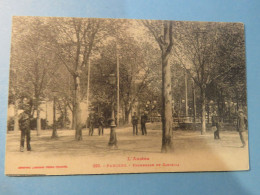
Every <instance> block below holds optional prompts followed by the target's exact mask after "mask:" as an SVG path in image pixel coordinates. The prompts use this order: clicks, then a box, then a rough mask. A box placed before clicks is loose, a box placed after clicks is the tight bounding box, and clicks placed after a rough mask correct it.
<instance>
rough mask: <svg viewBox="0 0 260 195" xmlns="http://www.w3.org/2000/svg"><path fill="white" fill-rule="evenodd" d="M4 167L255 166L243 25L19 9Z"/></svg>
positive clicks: (61, 170) (30, 171)
mask: <svg viewBox="0 0 260 195" xmlns="http://www.w3.org/2000/svg"><path fill="white" fill-rule="evenodd" d="M10 52H11V55H10V56H11V58H10V73H9V78H10V79H9V93H8V119H7V120H8V121H7V132H6V159H5V174H6V175H9V176H33V175H79V174H119V173H120V174H121V173H153V172H200V171H240V170H249V152H248V114H247V88H246V56H245V53H246V52H245V34H244V24H243V23H231V22H230V23H228V22H195V21H170V20H140V19H139V20H137V19H105V18H69V17H32V16H14V17H13V19H12V37H11V51H10Z"/></svg>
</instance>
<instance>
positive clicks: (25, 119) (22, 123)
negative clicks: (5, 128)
mask: <svg viewBox="0 0 260 195" xmlns="http://www.w3.org/2000/svg"><path fill="white" fill-rule="evenodd" d="M30 124H31V114H30V108H29V106H27V105H26V106H25V108H24V111H23V112H22V113H21V115H20V119H19V127H20V130H21V142H20V151H21V152H23V151H24V141H25V137H26V146H27V151H31V150H32V148H31V145H30V141H31V127H30Z"/></svg>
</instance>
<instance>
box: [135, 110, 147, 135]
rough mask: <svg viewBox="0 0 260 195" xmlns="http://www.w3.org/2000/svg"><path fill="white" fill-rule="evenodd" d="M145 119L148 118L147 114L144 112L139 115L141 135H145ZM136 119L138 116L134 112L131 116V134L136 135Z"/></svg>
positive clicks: (137, 119)
mask: <svg viewBox="0 0 260 195" xmlns="http://www.w3.org/2000/svg"><path fill="white" fill-rule="evenodd" d="M147 120H148V117H147V115H146V114H145V113H143V114H142V116H141V131H142V135H147V130H146V122H147ZM138 121H139V118H138V116H137V114H136V112H134V115H133V116H132V125H133V135H138Z"/></svg>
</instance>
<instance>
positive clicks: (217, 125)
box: [211, 109, 247, 148]
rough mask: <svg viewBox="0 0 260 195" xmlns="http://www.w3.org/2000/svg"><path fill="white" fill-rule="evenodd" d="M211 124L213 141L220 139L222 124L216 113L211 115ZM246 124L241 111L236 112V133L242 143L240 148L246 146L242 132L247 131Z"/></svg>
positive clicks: (244, 116)
mask: <svg viewBox="0 0 260 195" xmlns="http://www.w3.org/2000/svg"><path fill="white" fill-rule="evenodd" d="M211 122H212V128H213V129H214V139H220V136H219V131H220V129H221V125H222V122H221V119H220V118H219V117H218V116H217V113H216V112H214V113H213V115H212V119H211ZM246 122H247V117H246V115H245V114H244V112H243V110H242V109H239V110H238V112H237V124H236V125H237V126H236V129H237V131H238V134H239V137H240V140H241V143H242V146H241V147H242V148H244V147H245V146H246V142H245V138H244V132H245V131H246V129H247V127H246V126H247V125H246Z"/></svg>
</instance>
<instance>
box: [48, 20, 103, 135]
mask: <svg viewBox="0 0 260 195" xmlns="http://www.w3.org/2000/svg"><path fill="white" fill-rule="evenodd" d="M102 22H103V20H101V19H83V18H57V19H56V21H55V22H54V23H53V24H55V29H56V31H57V32H59V36H58V38H57V51H56V54H57V55H58V57H59V59H60V61H61V62H62V63H63V64H64V66H65V67H66V69H67V70H68V72H69V73H70V74H71V76H72V78H73V96H72V97H73V103H72V107H73V109H72V115H73V120H72V123H73V128H74V129H76V131H75V139H76V140H82V126H83V122H82V121H81V117H82V116H81V109H80V102H81V100H82V99H83V98H84V97H82V95H83V94H85V93H82V91H83V90H82V89H81V88H82V87H84V86H83V85H82V84H81V76H82V74H84V73H85V72H87V64H88V63H87V62H88V61H89V58H90V56H91V54H92V52H93V47H94V46H95V44H96V43H97V42H98V41H99V40H98V36H97V35H98V34H99V33H100V32H101V29H102V26H103V25H102ZM102 35H103V34H102ZM99 38H100V39H101V38H102V37H99Z"/></svg>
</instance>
